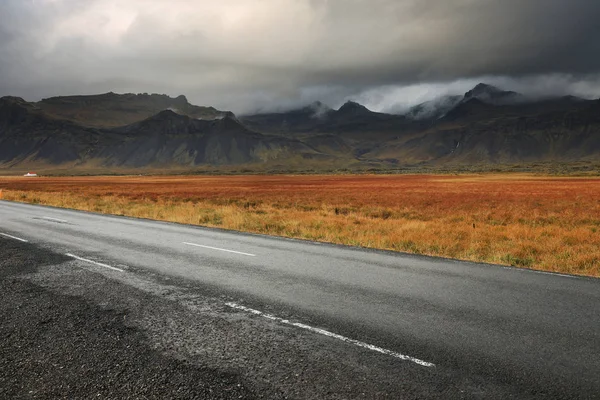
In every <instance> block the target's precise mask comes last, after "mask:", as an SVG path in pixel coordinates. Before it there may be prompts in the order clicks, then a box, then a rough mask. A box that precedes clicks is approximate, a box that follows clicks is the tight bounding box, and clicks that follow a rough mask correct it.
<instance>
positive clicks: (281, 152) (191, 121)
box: [0, 84, 600, 171]
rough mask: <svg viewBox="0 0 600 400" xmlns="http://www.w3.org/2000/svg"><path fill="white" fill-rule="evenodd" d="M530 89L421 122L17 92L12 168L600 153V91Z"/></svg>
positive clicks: (2, 114) (0, 122) (4, 147)
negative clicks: (535, 94)
mask: <svg viewBox="0 0 600 400" xmlns="http://www.w3.org/2000/svg"><path fill="white" fill-rule="evenodd" d="M520 96H521V95H519V94H518V93H516V92H511V91H504V90H502V89H500V88H497V87H493V86H491V85H484V84H482V85H477V86H476V87H474V88H473V89H472V90H470V91H468V92H466V93H465V94H464V95H463V96H460V101H457V100H458V99H456V98H455V99H454V101H455V102H456V104H455V105H453V106H452V107H450V109H449V110H448V111H444V113H443V114H441V113H440V114H441V115H439V116H437V117H436V118H432V117H430V118H425V119H421V120H419V119H415V118H411V117H410V116H408V115H406V116H405V115H393V114H386V113H379V112H374V111H371V110H369V109H368V108H367V107H365V106H364V105H361V104H359V103H357V102H354V101H348V102H346V103H345V104H343V105H342V106H341V107H339V108H338V109H337V110H335V109H331V108H330V107H328V106H326V105H325V104H323V103H321V102H314V103H311V104H308V105H307V106H305V107H301V108H297V109H294V110H290V111H284V112H279V113H265V114H255V115H244V116H240V117H236V116H235V115H234V114H233V113H231V112H226V111H219V110H216V109H214V108H212V107H198V106H194V105H192V104H190V103H189V101H188V100H187V98H186V97H185V96H178V97H176V98H172V97H169V96H166V95H146V94H141V95H134V94H126V95H118V94H115V93H105V94H101V95H91V96H63V97H55V98H50V99H44V100H42V101H40V102H34V103H32V102H27V101H25V100H24V99H22V98H18V97H9V96H7V97H2V98H0V168H2V169H4V170H6V169H11V168H21V167H22V168H25V167H26V166H30V165H45V166H53V165H65V166H66V167H67V168H70V169H73V170H76V169H78V168H88V167H89V166H93V165H95V166H100V167H103V168H109V169H114V170H120V169H131V168H134V169H144V168H166V169H169V168H173V167H177V168H190V169H194V168H198V167H202V166H207V167H214V168H224V167H226V166H238V167H244V168H250V169H251V170H261V169H275V170H290V171H294V170H306V169H308V170H311V169H313V170H315V171H318V170H323V169H324V170H327V169H331V168H339V167H341V168H347V167H350V168H369V167H373V166H376V167H377V168H383V169H386V168H396V167H398V166H402V165H432V166H435V165H450V166H451V165H471V164H486V165H493V164H498V163H522V162H538V161H539V162H548V161H556V162H579V161H582V160H583V161H590V160H592V161H594V160H598V161H600V100H585V99H579V98H576V97H573V96H563V97H556V98H546V99H541V100H532V101H528V102H523V101H520V100H521V97H520ZM509 98H511V99H515V98H518V99H519V100H518V101H506V99H509ZM499 99H500V100H499ZM451 103H452V102H451ZM57 105H58V106H57ZM166 106H168V107H166ZM61 107H62V108H61ZM94 107H99V110H98V112H95V113H94V112H93V110H94ZM425 108H426V106H423V109H422V110H421V112H424V110H425ZM57 110H58V111H60V112H58V111H57ZM61 110H62V111H61ZM82 110H83V111H82ZM154 110H156V112H152V113H151V111H154ZM69 112H70V113H69ZM200 113H205V114H202V116H199V115H200ZM70 116H71V117H73V116H74V117H75V118H68V117H70ZM209 117H210V118H209ZM102 118H106V121H104V120H102ZM124 120H127V121H129V122H128V123H127V124H119V125H118V126H114V125H115V124H116V123H117V122H119V123H120V122H123V121H124Z"/></svg>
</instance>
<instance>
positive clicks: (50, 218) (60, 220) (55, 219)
mask: <svg viewBox="0 0 600 400" xmlns="http://www.w3.org/2000/svg"><path fill="white" fill-rule="evenodd" d="M40 218H41V219H45V220H47V221H54V222H62V223H66V222H69V221H67V220H64V219H58V218H52V217H40Z"/></svg>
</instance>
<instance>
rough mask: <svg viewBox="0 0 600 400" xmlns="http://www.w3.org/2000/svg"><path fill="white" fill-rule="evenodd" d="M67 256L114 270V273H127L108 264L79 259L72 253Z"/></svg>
mask: <svg viewBox="0 0 600 400" xmlns="http://www.w3.org/2000/svg"><path fill="white" fill-rule="evenodd" d="M66 255H67V256H69V257H72V258H74V259H76V260H79V261H85V262H87V263H90V264H94V265H98V266H100V267H104V268H108V269H112V270H113V271H118V272H125V270H122V269H121V268H117V267H113V266H110V265H107V264H102V263H99V262H96V261H92V260H88V259H87V258H83V257H79V256H76V255H74V254H71V253H66Z"/></svg>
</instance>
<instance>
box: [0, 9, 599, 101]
mask: <svg viewBox="0 0 600 400" xmlns="http://www.w3.org/2000/svg"><path fill="white" fill-rule="evenodd" d="M599 17H600V3H599V2H596V1H589V0H529V1H521V0H503V1H497V0H479V1H473V0H419V1H417V0H403V1H397V0H369V1H367V0H329V1H314V0H230V1H226V2H224V1H219V2H216V1H209V0H202V1H196V0H176V1H169V2H167V1H162V0H128V1H119V0H87V1H80V0H3V1H2V2H1V3H0V51H1V52H2V55H3V56H2V57H1V58H0V95H9V94H10V95H18V96H22V97H25V98H26V99H28V100H38V99H40V98H42V97H48V96H52V95H64V94H87V93H102V92H108V91H116V92H146V91H153V92H158V93H169V94H171V95H177V94H179V93H186V94H188V96H189V98H190V100H191V101H193V102H194V103H196V104H211V105H214V106H216V107H218V108H222V109H231V110H233V111H235V112H238V113H242V112H252V111H257V110H262V111H266V110H274V109H277V108H279V109H281V108H285V107H287V108H293V107H295V106H298V105H300V104H307V103H309V102H311V101H314V100H317V99H320V100H323V101H324V102H325V103H326V104H329V105H331V106H332V107H337V106H339V105H341V104H342V103H343V102H344V101H345V100H347V99H349V98H359V100H361V102H362V103H364V104H366V105H368V106H369V107H370V108H371V109H374V110H377V111H391V109H392V108H394V107H395V108H397V109H401V108H404V109H407V108H408V107H410V106H412V105H415V104H418V103H420V102H423V101H426V100H429V99H431V98H435V97H439V96H440V95H443V94H459V93H464V92H465V90H466V89H467V88H468V87H472V86H473V83H474V81H475V82H477V81H486V82H490V83H492V84H499V86H502V87H504V88H506V89H510V90H513V89H516V88H513V87H511V85H510V84H507V82H520V83H521V85H520V86H521V90H520V92H522V93H524V94H528V92H527V90H523V86H524V85H523V82H531V89H532V90H531V92H532V94H536V93H535V92H538V93H537V94H538V95H542V94H544V93H539V92H553V93H552V94H559V92H571V93H573V92H574V93H575V94H577V95H581V96H584V95H586V94H587V97H598V96H600V93H599V92H598V91H599V89H600V84H599V83H598V82H599V81H600V79H599V78H598V73H599V72H600V42H599V41H598V40H597V38H598V37H600V24H598V23H597V21H598V19H599ZM497 81H502V82H497ZM458 86H460V90H453V88H456V87H458ZM515 86H516V85H515ZM574 89H575V90H574ZM427 92H429V93H427ZM359 96H360V97H359ZM367 97H370V98H371V100H370V101H365V99H366V98H367ZM375 103H379V104H378V105H377V104H375Z"/></svg>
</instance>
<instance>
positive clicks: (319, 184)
mask: <svg viewBox="0 0 600 400" xmlns="http://www.w3.org/2000/svg"><path fill="white" fill-rule="evenodd" d="M0 188H3V189H4V192H3V197H4V199H7V200H15V201H22V202H28V203H39V204H49V205H54V206H59V207H67V208H76V209H81V210H89V211H97V212H102V213H110V214H119V215H128V216H134V217H143V218H151V219H157V220H165V221H174V222H182V223H187V224H198V225H205V226H213V227H221V228H227V229H235V230H241V231H250V232H258V233H266V234H271V235H281V236H290V237H296V238H303V239H311V240H318V241H327V242H334V243H342V244H349V245H359V246H366V247H374V248H380V249H390V250H397V251H405V252H411V253H417V254H428V255H434V256H444V257H451V258H457V259H464V260H472V261H484V262H491V263H499V264H510V265H515V266H521V267H529V268H536V269H541V270H546V271H558V272H566V273H573V274H582V275H591V276H600V179H581V178H552V177H536V176H527V175H481V176H477V175H467V176H459V177H455V176H432V175H430V176H424V175H418V176H369V175H361V176H227V177H224V176H221V177H219V176H211V177H91V178H88V177H85V178H83V177H82V178H79V177H77V178H40V179H24V178H0Z"/></svg>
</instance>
